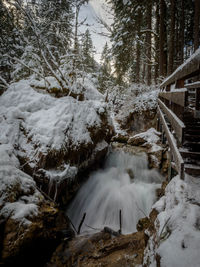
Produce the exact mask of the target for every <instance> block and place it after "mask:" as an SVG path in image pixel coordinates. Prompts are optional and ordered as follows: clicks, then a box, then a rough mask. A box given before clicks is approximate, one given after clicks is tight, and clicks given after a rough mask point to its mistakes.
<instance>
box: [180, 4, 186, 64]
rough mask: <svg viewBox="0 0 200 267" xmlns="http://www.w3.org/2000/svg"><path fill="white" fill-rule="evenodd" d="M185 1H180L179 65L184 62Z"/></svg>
mask: <svg viewBox="0 0 200 267" xmlns="http://www.w3.org/2000/svg"><path fill="white" fill-rule="evenodd" d="M184 1H185V0H181V18H180V64H182V63H183V61H184V42H185V38H184V37H185V36H184V31H185V5H184Z"/></svg>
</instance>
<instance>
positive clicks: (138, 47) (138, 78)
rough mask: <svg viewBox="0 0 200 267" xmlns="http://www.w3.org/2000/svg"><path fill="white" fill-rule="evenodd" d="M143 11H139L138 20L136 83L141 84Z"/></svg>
mask: <svg viewBox="0 0 200 267" xmlns="http://www.w3.org/2000/svg"><path fill="white" fill-rule="evenodd" d="M140 30H141V9H139V11H138V18H137V31H138V40H137V47H136V50H137V51H136V82H137V83H139V82H140V63H141V62H140V61H141V45H140V37H141V32H140Z"/></svg>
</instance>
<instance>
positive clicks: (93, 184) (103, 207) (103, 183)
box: [67, 151, 162, 234]
mask: <svg viewBox="0 0 200 267" xmlns="http://www.w3.org/2000/svg"><path fill="white" fill-rule="evenodd" d="M133 176H134V178H133ZM161 181H162V177H161V176H160V174H159V173H158V172H157V171H156V170H149V169H148V162H147V157H146V155H145V154H142V155H140V156H133V155H130V154H128V153H124V152H122V151H120V152H119V151H118V152H113V153H111V154H110V155H109V156H108V159H107V162H106V164H105V167H104V169H100V170H98V171H96V172H94V173H93V174H92V175H91V176H90V178H89V179H88V180H87V182H86V183H85V184H84V185H83V186H82V187H81V189H80V190H79V192H78V194H77V195H76V197H75V199H74V200H73V202H72V203H71V205H70V207H69V209H68V211H67V214H68V216H69V217H70V219H71V221H72V222H73V223H74V225H75V226H76V228H78V225H79V223H80V221H81V218H82V216H83V214H84V213H85V212H86V218H85V221H84V224H83V226H82V228H81V233H83V232H90V231H91V228H89V227H88V226H87V225H89V226H91V227H93V228H97V229H103V228H104V226H109V227H111V228H112V229H114V230H116V231H118V230H119V210H120V209H121V210H122V233H123V234H127V233H132V232H135V231H136V224H137V222H138V220H139V219H140V218H142V217H145V215H144V214H146V215H148V214H149V212H150V210H151V207H152V205H153V203H154V202H155V200H156V196H155V190H156V189H157V188H159V187H160V184H161Z"/></svg>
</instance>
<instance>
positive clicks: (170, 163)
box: [167, 151, 172, 182]
mask: <svg viewBox="0 0 200 267" xmlns="http://www.w3.org/2000/svg"><path fill="white" fill-rule="evenodd" d="M167 156H168V160H169V167H168V173H167V179H168V182H170V181H171V179H172V157H171V151H168V153H167Z"/></svg>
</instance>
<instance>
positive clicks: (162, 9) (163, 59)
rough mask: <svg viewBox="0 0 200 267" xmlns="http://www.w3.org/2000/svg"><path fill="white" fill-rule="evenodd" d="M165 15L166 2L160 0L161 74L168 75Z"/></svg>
mask: <svg viewBox="0 0 200 267" xmlns="http://www.w3.org/2000/svg"><path fill="white" fill-rule="evenodd" d="M165 15H166V3H165V1H164V0H160V42H159V49H160V59H159V65H160V76H162V77H164V76H166V47H165V45H166V42H165V40H166V27H165Z"/></svg>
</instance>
